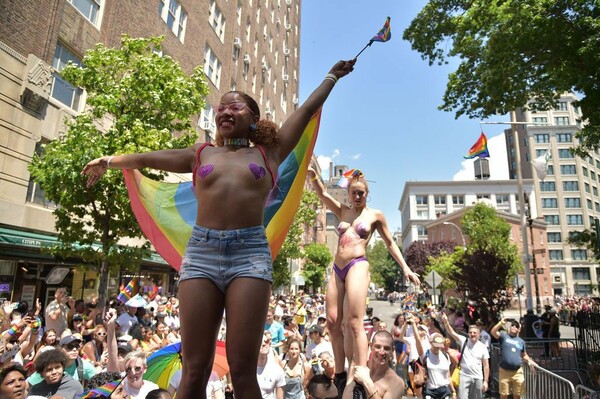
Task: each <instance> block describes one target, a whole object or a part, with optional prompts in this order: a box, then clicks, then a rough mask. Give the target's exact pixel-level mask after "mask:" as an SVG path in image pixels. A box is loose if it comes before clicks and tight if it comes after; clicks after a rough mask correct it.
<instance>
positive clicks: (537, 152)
mask: <svg viewBox="0 0 600 399" xmlns="http://www.w3.org/2000/svg"><path fill="white" fill-rule="evenodd" d="M546 151H547V150H544V149H539V148H538V149H536V150H535V157H536V158H538V157H541V156H542V155H544V154H546Z"/></svg>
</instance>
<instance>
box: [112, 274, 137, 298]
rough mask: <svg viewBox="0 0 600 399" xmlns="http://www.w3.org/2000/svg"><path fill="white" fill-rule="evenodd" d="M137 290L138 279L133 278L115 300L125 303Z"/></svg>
mask: <svg viewBox="0 0 600 399" xmlns="http://www.w3.org/2000/svg"><path fill="white" fill-rule="evenodd" d="M138 290H139V289H138V278H137V277H133V278H132V279H131V280H129V282H128V283H127V285H126V286H125V287H122V288H121V290H120V292H119V295H117V299H118V300H119V301H121V302H123V303H126V302H127V301H129V300H130V299H131V298H133V297H134V296H135V294H137V292H138Z"/></svg>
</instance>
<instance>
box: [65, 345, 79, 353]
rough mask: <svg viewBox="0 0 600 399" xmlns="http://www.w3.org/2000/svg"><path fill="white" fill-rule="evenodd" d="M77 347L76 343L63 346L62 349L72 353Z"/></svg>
mask: <svg viewBox="0 0 600 399" xmlns="http://www.w3.org/2000/svg"><path fill="white" fill-rule="evenodd" d="M79 346H80V345H79V344H76V343H73V344H67V345H63V347H64V348H65V349H66V350H68V351H72V350H73V349H79Z"/></svg>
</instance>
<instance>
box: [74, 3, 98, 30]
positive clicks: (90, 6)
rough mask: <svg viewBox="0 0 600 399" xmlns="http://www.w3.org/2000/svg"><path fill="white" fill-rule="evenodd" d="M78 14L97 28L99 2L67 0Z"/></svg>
mask: <svg viewBox="0 0 600 399" xmlns="http://www.w3.org/2000/svg"><path fill="white" fill-rule="evenodd" d="M69 3H71V4H72V5H73V7H75V8H76V9H77V10H79V12H80V13H82V14H83V16H84V17H86V18H87V19H88V20H89V21H90V22H91V23H93V24H94V25H95V26H98V15H99V14H100V1H98V0H69Z"/></svg>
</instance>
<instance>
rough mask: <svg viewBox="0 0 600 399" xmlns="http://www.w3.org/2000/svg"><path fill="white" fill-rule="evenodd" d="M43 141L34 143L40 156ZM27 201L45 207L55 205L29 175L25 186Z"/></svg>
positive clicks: (42, 151)
mask: <svg viewBox="0 0 600 399" xmlns="http://www.w3.org/2000/svg"><path fill="white" fill-rule="evenodd" d="M44 144H46V143H45V142H42V141H40V142H38V143H36V144H35V153H36V155H37V156H38V157H41V156H42V154H43V153H44V150H43V146H44ZM27 202H32V203H34V204H38V205H42V206H45V207H52V208H54V207H55V205H54V203H53V202H52V201H50V200H49V199H48V198H46V193H44V190H42V188H41V187H40V185H39V184H37V183H36V182H35V181H34V180H33V179H32V178H31V177H30V178H29V185H28V186H27Z"/></svg>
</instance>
